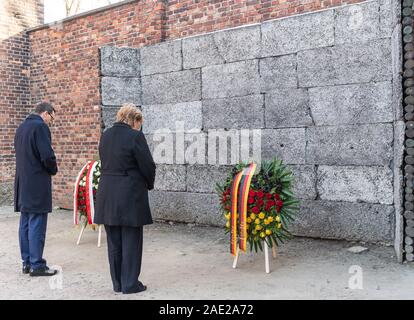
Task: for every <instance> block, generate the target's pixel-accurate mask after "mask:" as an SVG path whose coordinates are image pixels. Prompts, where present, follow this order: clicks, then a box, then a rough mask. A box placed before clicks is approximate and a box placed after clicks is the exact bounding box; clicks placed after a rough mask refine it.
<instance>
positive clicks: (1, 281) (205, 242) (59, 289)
mask: <svg viewBox="0 0 414 320" xmlns="http://www.w3.org/2000/svg"><path fill="white" fill-rule="evenodd" d="M18 221H19V215H18V214H15V213H13V212H12V208H10V207H1V208H0V227H1V230H2V235H1V241H0V288H2V289H1V291H0V299H174V300H175V299H206V300H208V299H413V298H414V286H413V283H414V265H413V264H411V265H410V264H398V263H397V262H396V259H395V255H394V250H393V248H391V247H381V246H374V245H366V244H356V243H350V242H344V241H327V240H315V239H307V238H295V239H293V240H291V241H290V242H289V243H287V244H285V245H283V246H282V247H280V248H278V255H277V258H276V259H271V264H270V270H271V273H270V274H266V273H265V270H264V254H263V253H256V254H252V253H248V254H246V255H241V256H240V258H239V263H238V268H237V269H232V261H233V259H232V257H231V255H230V254H229V252H228V248H229V245H228V237H227V236H226V235H225V234H224V230H223V229H220V228H212V227H203V226H194V225H187V224H172V225H170V224H167V223H155V224H153V225H151V226H146V227H145V231H144V256H143V265H142V272H141V276H140V280H141V281H142V282H143V283H144V284H146V285H147V286H148V290H147V291H146V292H142V293H138V294H132V295H122V294H115V293H114V292H113V291H112V287H111V281H110V275H109V267H108V262H107V252H106V238H105V232H103V236H102V247H101V248H98V247H97V238H98V232H97V231H95V232H94V231H93V230H92V229H87V230H86V231H85V233H84V236H83V238H82V241H81V243H80V245H79V246H77V245H76V240H77V236H78V234H79V228H77V227H74V226H73V225H72V216H71V212H70V211H65V210H56V211H55V212H53V213H52V214H50V216H49V221H48V230H47V239H46V248H45V258H46V259H47V260H48V264H49V266H59V268H61V270H62V272H61V273H60V276H59V277H52V278H31V277H29V276H28V275H23V274H22V273H21V271H20V257H19V244H18V235H17V230H18ZM354 245H363V246H366V247H368V248H369V250H367V251H365V252H362V253H359V254H356V253H351V252H349V251H348V250H347V248H349V247H351V246H354ZM351 266H358V267H356V268H358V269H359V268H361V269H359V270H361V271H362V289H352V283H354V282H352V281H351V283H350V282H349V281H350V278H352V277H355V275H354V274H353V273H350V268H351Z"/></svg>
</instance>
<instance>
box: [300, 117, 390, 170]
mask: <svg viewBox="0 0 414 320" xmlns="http://www.w3.org/2000/svg"><path fill="white" fill-rule="evenodd" d="M306 130H307V149H306V161H307V163H314V164H329V165H386V164H388V163H389V161H390V160H391V159H392V157H393V155H392V143H393V127H392V124H366V125H353V126H352V125H344V126H335V127H331V126H329V127H310V128H307V129H306Z"/></svg>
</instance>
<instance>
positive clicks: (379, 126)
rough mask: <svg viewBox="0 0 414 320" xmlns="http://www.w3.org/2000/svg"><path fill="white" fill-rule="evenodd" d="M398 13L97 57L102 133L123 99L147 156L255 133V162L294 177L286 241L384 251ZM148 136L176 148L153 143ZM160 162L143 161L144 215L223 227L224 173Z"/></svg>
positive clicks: (362, 14)
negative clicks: (227, 133)
mask: <svg viewBox="0 0 414 320" xmlns="http://www.w3.org/2000/svg"><path fill="white" fill-rule="evenodd" d="M399 12H400V8H399V1H398V0H377V1H367V2H363V3H360V4H355V5H347V6H343V7H338V8H334V9H329V10H323V11H319V12H314V13H309V14H303V15H297V16H293V17H287V18H282V19H277V20H272V21H267V22H264V23H261V24H255V25H250V26H245V27H239V28H235V29H229V30H223V31H218V32H213V33H209V34H204V35H199V36H194V37H189V38H184V39H179V40H174V41H169V42H164V43H160V44H157V45H154V46H149V47H144V48H141V49H132V48H114V47H104V48H102V49H101V72H102V86H101V89H102V105H103V109H102V110H103V111H102V112H103V120H104V122H105V125H106V127H109V126H111V124H112V122H113V121H114V115H115V113H116V110H117V109H118V108H119V106H120V104H121V103H122V102H133V103H136V104H140V105H142V110H143V114H144V125H143V128H144V132H145V133H146V136H147V140H148V142H149V145H150V146H151V149H152V150H155V148H156V147H157V145H159V144H160V143H167V144H174V145H176V143H177V141H181V143H182V144H184V145H185V146H187V145H188V143H189V141H190V139H197V138H200V137H205V135H207V134H208V133H209V132H210V130H212V129H226V130H227V129H228V130H232V129H261V130H262V131H261V141H262V144H261V156H262V159H271V158H272V157H274V156H277V157H279V158H281V159H283V160H284V162H285V163H286V164H287V165H288V166H289V167H290V168H292V170H293V172H294V175H295V178H296V179H295V187H294V191H295V193H296V196H297V197H298V198H300V199H301V210H300V213H299V215H298V217H297V220H296V222H295V223H294V224H293V225H292V231H293V232H294V234H296V235H303V236H311V237H322V238H331V239H348V240H363V241H373V242H387V243H390V242H392V241H393V239H394V234H395V230H394V228H395V221H396V217H397V218H398V215H399V214H400V213H401V206H400V203H401V186H400V183H399V181H400V180H401V175H402V173H401V163H402V152H403V137H404V125H403V120H402V110H401V78H400V77H401V75H400V70H401V60H400V56H401V41H400V40H401V39H400V25H399V21H400V18H399ZM176 121H182V122H183V123H184V125H183V127H182V128H181V129H177V128H176V127H175V125H174V124H175V122H176ZM160 129H164V130H165V129H168V130H172V131H173V132H174V131H177V130H178V131H180V130H181V131H183V132H181V133H180V134H181V135H182V137H181V136H180V137H179V136H178V135H177V136H176V137H175V138H174V139H172V140H168V141H167V142H166V140H165V141H162V142H160V141H154V137H155V134H156V132H157V131H158V130H160ZM182 140H183V141H184V142H182ZM207 150H208V147H207V146H206V150H203V151H201V153H200V154H198V155H197V157H198V159H206V157H207ZM171 152H172V153H174V154H175V158H174V161H167V160H165V158H162V157H155V160H156V162H157V163H158V168H157V179H156V186H155V190H154V191H153V192H151V195H150V198H151V203H152V210H153V214H154V216H155V217H156V218H164V219H169V220H177V221H187V222H198V223H208V224H213V225H222V224H223V218H222V216H221V214H220V213H219V205H218V198H217V196H216V195H215V194H214V183H215V182H216V181H222V180H223V178H224V177H225V176H226V174H227V172H228V169H229V166H226V165H210V164H208V161H205V162H202V163H197V164H194V163H192V162H191V161H189V160H188V157H187V154H186V155H185V156H180V155H179V154H178V153H177V151H176V150H172V151H171ZM228 164H230V163H228Z"/></svg>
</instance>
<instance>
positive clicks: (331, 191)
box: [317, 166, 394, 204]
mask: <svg viewBox="0 0 414 320" xmlns="http://www.w3.org/2000/svg"><path fill="white" fill-rule="evenodd" d="M317 188H318V192H319V195H320V199H321V200H332V201H349V202H370V203H380V204H393V200H394V199H393V172H392V170H390V169H389V168H388V167H386V166H384V167H371V166H319V167H318V171H317Z"/></svg>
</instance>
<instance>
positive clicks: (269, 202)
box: [267, 200, 275, 206]
mask: <svg viewBox="0 0 414 320" xmlns="http://www.w3.org/2000/svg"><path fill="white" fill-rule="evenodd" d="M267 204H268V205H269V206H274V205H275V202H274V201H273V200H269V201H268V202H267Z"/></svg>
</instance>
